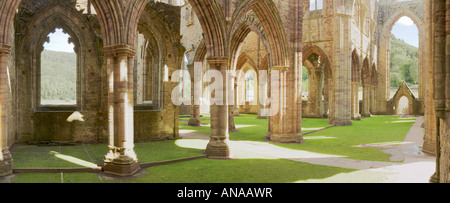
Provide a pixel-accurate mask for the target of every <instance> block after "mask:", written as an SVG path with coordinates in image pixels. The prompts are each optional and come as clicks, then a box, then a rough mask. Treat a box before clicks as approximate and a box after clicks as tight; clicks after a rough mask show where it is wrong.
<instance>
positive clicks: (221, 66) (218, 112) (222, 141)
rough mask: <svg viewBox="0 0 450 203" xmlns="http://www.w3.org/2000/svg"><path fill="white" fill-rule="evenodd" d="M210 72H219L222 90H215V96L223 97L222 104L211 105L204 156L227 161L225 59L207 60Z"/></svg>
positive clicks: (227, 133) (226, 62)
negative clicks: (209, 135)
mask: <svg viewBox="0 0 450 203" xmlns="http://www.w3.org/2000/svg"><path fill="white" fill-rule="evenodd" d="M208 63H209V65H210V70H217V71H220V72H221V75H222V77H223V88H222V89H216V90H215V95H222V96H223V103H222V104H216V103H214V104H211V113H210V114H211V138H210V141H209V143H208V146H207V147H206V155H207V156H208V158H212V159H228V158H229V157H230V149H229V146H228V143H229V131H228V102H227V99H228V95H227V83H228V81H227V67H228V66H227V65H228V59H227V58H209V59H208Z"/></svg>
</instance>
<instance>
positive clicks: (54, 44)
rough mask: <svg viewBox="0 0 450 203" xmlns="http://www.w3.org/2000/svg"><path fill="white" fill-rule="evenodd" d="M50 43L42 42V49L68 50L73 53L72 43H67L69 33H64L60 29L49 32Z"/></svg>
mask: <svg viewBox="0 0 450 203" xmlns="http://www.w3.org/2000/svg"><path fill="white" fill-rule="evenodd" d="M49 37H50V43H47V42H46V43H44V49H45V50H50V51H60V52H70V53H73V52H74V51H73V48H74V45H73V44H69V43H68V41H69V35H68V34H65V33H64V32H63V30H62V29H56V31H55V32H54V33H50V34H49Z"/></svg>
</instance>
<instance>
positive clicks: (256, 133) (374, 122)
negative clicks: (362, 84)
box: [180, 115, 415, 161]
mask: <svg viewBox="0 0 450 203" xmlns="http://www.w3.org/2000/svg"><path fill="white" fill-rule="evenodd" d="M255 118H256V116H255V115H241V116H240V117H235V123H236V125H237V127H238V130H239V132H234V133H230V139H231V140H237V141H257V142H263V141H264V140H263V138H264V137H266V136H267V132H268V120H259V119H255ZM414 122H415V118H400V116H373V117H371V118H364V119H362V120H361V121H353V125H352V126H345V127H332V128H329V129H325V130H322V131H318V132H314V133H311V134H307V135H305V136H304V138H305V143H303V144H278V143H273V144H274V145H277V146H281V147H285V148H289V149H296V150H304V151H309V152H316V153H322V154H331V155H339V156H343V157H346V158H350V159H358V160H366V161H390V160H389V158H390V157H391V155H389V154H386V153H383V152H382V149H374V148H360V147H357V146H359V145H361V144H383V143H400V142H402V141H403V140H404V139H405V138H406V135H407V133H408V131H409V130H410V129H411V127H412V125H413V124H414ZM180 123H181V122H180ZM239 126H243V127H239ZM328 126H330V125H329V124H328V120H327V119H311V118H304V119H302V129H303V130H302V133H306V132H311V131H313V130H317V129H321V128H325V127H328ZM180 129H187V130H193V131H195V132H196V133H200V134H206V135H209V133H210V128H209V127H208V126H202V127H197V128H195V127H189V126H184V125H181V126H180Z"/></svg>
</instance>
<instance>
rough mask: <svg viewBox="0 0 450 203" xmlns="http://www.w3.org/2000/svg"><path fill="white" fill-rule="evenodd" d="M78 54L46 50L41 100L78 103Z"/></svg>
mask: <svg viewBox="0 0 450 203" xmlns="http://www.w3.org/2000/svg"><path fill="white" fill-rule="evenodd" d="M76 58H77V57H76V54H75V53H66V52H55V51H49V50H44V51H43V52H42V54H41V100H42V102H43V103H44V104H45V103H66V102H68V103H71V102H73V101H76V89H77V86H76V81H77V68H76V64H77V63H76Z"/></svg>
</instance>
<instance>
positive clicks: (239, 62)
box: [236, 53, 258, 71]
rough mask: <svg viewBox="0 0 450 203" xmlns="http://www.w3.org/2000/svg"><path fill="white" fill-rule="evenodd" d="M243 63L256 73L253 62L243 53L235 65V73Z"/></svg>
mask: <svg viewBox="0 0 450 203" xmlns="http://www.w3.org/2000/svg"><path fill="white" fill-rule="evenodd" d="M245 63H248V64H249V65H250V66H251V67H252V68H253V69H255V71H257V69H258V68H257V66H256V64H255V62H254V61H253V59H252V58H251V57H250V56H249V55H247V54H245V53H243V54H241V55H240V56H239V58H238V61H237V63H236V71H238V70H241V69H242V67H243V66H244V64H245Z"/></svg>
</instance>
